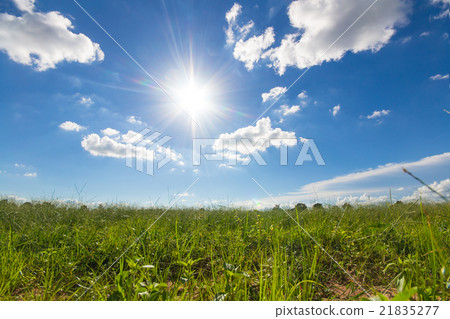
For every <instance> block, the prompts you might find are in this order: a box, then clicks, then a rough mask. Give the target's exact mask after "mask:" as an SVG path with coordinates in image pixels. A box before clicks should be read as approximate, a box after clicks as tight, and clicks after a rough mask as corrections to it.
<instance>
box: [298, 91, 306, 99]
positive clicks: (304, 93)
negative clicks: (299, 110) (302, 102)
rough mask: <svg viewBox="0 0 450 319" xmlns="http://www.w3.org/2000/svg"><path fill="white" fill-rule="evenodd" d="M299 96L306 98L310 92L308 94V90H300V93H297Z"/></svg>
mask: <svg viewBox="0 0 450 319" xmlns="http://www.w3.org/2000/svg"><path fill="white" fill-rule="evenodd" d="M297 97H298V98H299V99H306V98H307V97H308V94H307V92H306V91H302V92H300V94H299V95H297Z"/></svg>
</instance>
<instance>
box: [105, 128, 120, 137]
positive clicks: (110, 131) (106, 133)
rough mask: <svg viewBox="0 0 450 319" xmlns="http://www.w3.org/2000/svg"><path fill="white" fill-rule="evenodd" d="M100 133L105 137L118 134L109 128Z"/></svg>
mask: <svg viewBox="0 0 450 319" xmlns="http://www.w3.org/2000/svg"><path fill="white" fill-rule="evenodd" d="M101 132H102V134H103V135H106V136H115V135H119V134H120V132H119V131H118V130H115V129H113V128H109V127H108V128H106V129H104V130H101Z"/></svg>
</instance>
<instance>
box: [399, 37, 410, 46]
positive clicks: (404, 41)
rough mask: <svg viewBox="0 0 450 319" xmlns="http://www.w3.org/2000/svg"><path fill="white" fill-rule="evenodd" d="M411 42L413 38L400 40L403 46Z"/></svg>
mask: <svg viewBox="0 0 450 319" xmlns="http://www.w3.org/2000/svg"><path fill="white" fill-rule="evenodd" d="M411 40H412V36H409V37H404V38H401V39H400V42H401V43H402V44H405V43H408V42H409V41H411Z"/></svg>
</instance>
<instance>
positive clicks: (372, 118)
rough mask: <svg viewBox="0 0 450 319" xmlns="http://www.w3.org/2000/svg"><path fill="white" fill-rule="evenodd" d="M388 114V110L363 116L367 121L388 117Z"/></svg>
mask: <svg viewBox="0 0 450 319" xmlns="http://www.w3.org/2000/svg"><path fill="white" fill-rule="evenodd" d="M390 112H391V111H390V110H381V111H373V113H372V114H370V115H367V116H365V118H366V119H368V120H374V119H377V118H380V117H383V116H388V115H389V113H390Z"/></svg>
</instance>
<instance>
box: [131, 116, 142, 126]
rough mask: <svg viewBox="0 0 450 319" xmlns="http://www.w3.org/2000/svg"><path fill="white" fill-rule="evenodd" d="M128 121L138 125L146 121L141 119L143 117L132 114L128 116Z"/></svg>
mask: <svg viewBox="0 0 450 319" xmlns="http://www.w3.org/2000/svg"><path fill="white" fill-rule="evenodd" d="M127 122H128V123H131V124H137V125H143V124H144V122H142V121H141V119H140V118H139V117H137V116H134V115H131V116H129V117H128V118H127Z"/></svg>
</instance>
